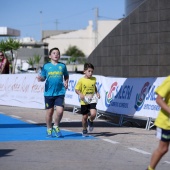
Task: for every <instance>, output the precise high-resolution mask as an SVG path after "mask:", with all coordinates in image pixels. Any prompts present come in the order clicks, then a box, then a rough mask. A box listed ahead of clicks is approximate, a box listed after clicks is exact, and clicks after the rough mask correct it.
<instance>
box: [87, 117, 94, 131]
mask: <svg viewBox="0 0 170 170" xmlns="http://www.w3.org/2000/svg"><path fill="white" fill-rule="evenodd" d="M87 124H88V130H89V131H90V132H92V131H93V128H94V127H93V122H92V121H90V120H89V119H87Z"/></svg>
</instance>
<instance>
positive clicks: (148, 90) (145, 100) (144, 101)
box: [134, 82, 160, 111]
mask: <svg viewBox="0 0 170 170" xmlns="http://www.w3.org/2000/svg"><path fill="white" fill-rule="evenodd" d="M154 91H155V85H153V86H152V85H150V83H149V82H146V83H145V84H144V85H143V87H142V89H141V92H140V93H137V94H136V100H135V106H134V108H135V110H136V111H140V110H141V109H146V110H155V111H159V110H160V107H159V106H158V105H157V104H155V100H156V94H155V92H154ZM151 102H154V104H153V103H151Z"/></svg>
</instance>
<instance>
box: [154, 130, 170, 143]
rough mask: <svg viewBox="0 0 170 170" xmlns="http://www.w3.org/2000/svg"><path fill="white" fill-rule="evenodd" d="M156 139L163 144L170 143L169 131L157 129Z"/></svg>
mask: <svg viewBox="0 0 170 170" xmlns="http://www.w3.org/2000/svg"><path fill="white" fill-rule="evenodd" d="M156 137H157V138H158V139H159V140H161V141H163V142H170V130H165V129H161V128H159V127H157V130H156Z"/></svg>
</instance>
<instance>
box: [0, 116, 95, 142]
mask: <svg viewBox="0 0 170 170" xmlns="http://www.w3.org/2000/svg"><path fill="white" fill-rule="evenodd" d="M61 132H62V135H63V136H62V137H61V138H56V137H52V138H47V137H46V127H43V126H39V125H34V124H29V123H25V122H23V121H21V120H18V119H15V118H12V117H10V116H6V115H3V114H0V142H12V141H15V142H16V141H47V140H89V139H90V140H91V139H96V138H94V137H93V136H88V137H82V134H81V133H77V132H72V131H65V130H62V129H61Z"/></svg>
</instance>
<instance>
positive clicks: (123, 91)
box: [105, 82, 133, 108]
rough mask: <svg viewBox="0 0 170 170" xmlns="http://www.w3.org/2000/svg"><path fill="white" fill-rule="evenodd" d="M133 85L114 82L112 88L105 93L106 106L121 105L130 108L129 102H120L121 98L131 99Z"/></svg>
mask: <svg viewBox="0 0 170 170" xmlns="http://www.w3.org/2000/svg"><path fill="white" fill-rule="evenodd" d="M132 90H133V86H130V85H121V86H119V85H118V82H114V83H113V84H112V85H111V87H110V90H109V91H107V92H106V93H105V105H106V107H110V106H113V107H121V108H128V102H127V103H126V102H120V101H121V100H124V101H125V100H130V98H131V94H132ZM118 100H119V102H118Z"/></svg>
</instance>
